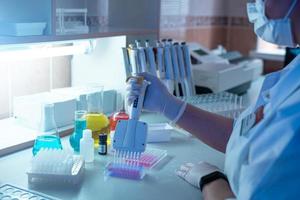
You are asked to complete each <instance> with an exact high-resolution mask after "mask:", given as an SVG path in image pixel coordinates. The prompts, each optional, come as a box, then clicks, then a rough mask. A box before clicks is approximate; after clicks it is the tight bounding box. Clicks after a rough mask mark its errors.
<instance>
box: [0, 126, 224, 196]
mask: <svg viewBox="0 0 300 200" xmlns="http://www.w3.org/2000/svg"><path fill="white" fill-rule="evenodd" d="M62 141H63V144H64V147H68V148H69V144H68V137H65V138H63V140H62ZM147 147H152V148H158V149H163V150H167V153H168V156H167V157H166V158H165V159H163V160H162V161H161V162H160V163H159V164H158V165H157V166H156V167H154V168H153V169H152V170H150V171H147V172H146V176H145V177H144V178H143V179H142V180H139V181H134V180H127V179H120V178H111V177H108V179H106V180H105V178H104V174H103V171H104V169H105V166H106V164H107V163H108V162H109V160H110V159H111V158H112V156H111V155H108V156H100V155H98V154H97V153H96V151H95V161H94V163H92V164H86V166H85V175H84V180H83V181H82V183H81V185H79V186H71V187H70V186H66V187H61V186H60V187H58V186H57V187H54V186H52V187H45V186H39V187H34V188H32V187H31V186H30V185H29V184H28V182H27V174H26V171H27V170H28V169H29V166H30V160H31V157H32V153H31V149H27V150H24V151H21V152H18V153H14V154H11V155H8V156H5V157H2V158H0V163H1V164H0V174H1V176H0V184H5V183H10V184H12V185H16V186H19V187H22V188H25V189H33V190H36V191H38V192H42V193H45V194H47V195H51V196H54V197H57V198H60V199H63V200H69V199H70V200H71V199H80V200H81V199H82V200H94V199H95V200H99V199H118V200H119V199H131V200H134V199H145V200H146V199H151V200H153V199H197V200H198V199H201V193H200V191H199V189H196V188H194V187H193V186H191V185H190V184H188V183H187V182H185V181H183V180H181V179H180V178H179V177H178V176H177V175H176V174H175V170H176V169H177V168H178V167H179V166H180V165H181V164H183V163H185V162H198V161H201V160H203V161H208V162H210V163H211V164H214V165H216V166H218V167H220V168H223V163H224V154H222V153H220V152H217V151H215V150H213V149H211V148H210V147H208V146H206V145H205V144H203V143H202V142H200V141H199V140H197V139H196V138H194V137H192V136H190V135H189V134H186V133H183V132H180V131H173V132H172V137H171V140H170V141H169V142H167V143H157V144H148V146H147Z"/></svg>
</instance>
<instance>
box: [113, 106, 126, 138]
mask: <svg viewBox="0 0 300 200" xmlns="http://www.w3.org/2000/svg"><path fill="white" fill-rule="evenodd" d="M128 119H129V115H128V114H127V113H126V111H125V108H122V109H121V110H120V111H119V112H116V113H113V114H112V115H111V117H110V120H109V121H110V122H109V123H110V131H111V132H112V131H113V132H114V131H115V129H116V126H117V122H118V121H119V120H128Z"/></svg>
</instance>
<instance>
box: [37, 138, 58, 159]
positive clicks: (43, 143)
mask: <svg viewBox="0 0 300 200" xmlns="http://www.w3.org/2000/svg"><path fill="white" fill-rule="evenodd" d="M42 148H48V149H62V145H61V141H60V138H59V137H58V136H56V135H41V136H38V137H37V138H36V139H35V142H34V146H33V149H32V153H33V155H36V154H37V153H38V152H39V150H40V149H42Z"/></svg>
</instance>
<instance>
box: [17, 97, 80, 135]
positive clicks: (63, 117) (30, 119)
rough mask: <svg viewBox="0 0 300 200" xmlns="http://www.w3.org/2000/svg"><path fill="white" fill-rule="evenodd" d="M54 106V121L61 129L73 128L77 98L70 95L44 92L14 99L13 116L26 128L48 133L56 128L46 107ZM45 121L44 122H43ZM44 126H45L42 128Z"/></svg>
mask: <svg viewBox="0 0 300 200" xmlns="http://www.w3.org/2000/svg"><path fill="white" fill-rule="evenodd" d="M48 104H53V107H54V120H55V122H56V126H57V127H59V128H61V127H62V128H63V127H67V126H71V125H73V123H74V112H75V111H76V98H75V97H73V96H70V95H64V94H58V93H52V92H43V93H39V94H33V95H27V96H20V97H16V98H14V102H13V108H14V109H13V115H14V118H15V119H16V121H17V122H18V123H20V124H21V125H24V126H26V127H29V128H32V129H35V130H39V131H42V132H47V131H50V130H52V129H54V127H52V125H53V124H51V118H52V116H49V112H47V111H46V110H47V108H46V105H48ZM41 119H43V121H41ZM41 124H43V126H40V125H41Z"/></svg>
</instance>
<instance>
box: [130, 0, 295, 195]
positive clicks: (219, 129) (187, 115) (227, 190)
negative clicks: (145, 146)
mask: <svg viewBox="0 0 300 200" xmlns="http://www.w3.org/2000/svg"><path fill="white" fill-rule="evenodd" d="M247 10H248V16H249V20H250V22H252V23H254V30H255V33H256V34H257V36H259V37H260V38H262V39H264V40H265V41H268V42H272V43H274V44H278V45H281V46H296V45H297V44H299V43H300V20H299V19H300V0H265V1H263V0H257V1H256V2H249V3H248V4H247ZM142 75H143V76H144V77H145V79H146V80H148V81H149V82H151V84H150V85H149V86H148V88H147V91H146V96H145V101H144V109H146V110H149V111H156V112H160V113H162V114H164V115H165V116H166V117H167V118H168V119H170V120H171V121H173V122H174V123H176V124H177V125H178V126H180V127H182V128H183V129H185V130H187V131H189V132H190V133H192V134H193V135H195V136H196V137H197V138H199V139H200V140H202V141H203V142H205V143H206V144H208V145H209V146H211V147H212V148H214V149H217V150H219V151H221V152H224V153H226V158H225V170H224V174H223V172H221V170H220V169H218V168H217V167H215V166H212V165H210V164H208V163H205V162H199V163H196V164H192V163H186V164H184V165H182V166H181V167H180V168H179V169H178V170H177V174H178V175H179V176H180V177H181V178H183V179H184V180H186V181H187V182H189V183H190V184H192V185H194V186H195V187H197V188H200V189H201V190H202V194H203V197H204V199H226V198H236V199H241V200H246V199H266V200H269V199H270V200H271V199H272V200H273V199H299V198H300V57H299V56H298V57H296V58H295V59H294V60H293V62H292V63H291V64H289V65H288V66H287V67H286V68H285V69H283V70H281V71H278V72H275V73H272V74H269V75H268V76H266V78H265V81H264V83H263V85H262V89H261V91H260V95H259V97H258V99H257V102H256V103H255V104H254V105H252V106H250V107H249V108H248V109H247V110H246V111H244V112H243V113H242V114H241V116H240V117H239V118H238V119H237V120H236V121H235V122H234V121H233V120H232V119H228V118H225V117H222V116H218V115H216V114H213V113H209V112H206V111H204V110H201V109H198V108H196V107H194V106H192V105H189V104H186V103H185V102H183V101H181V100H179V99H177V98H175V97H174V96H172V95H171V94H169V93H168V91H167V89H166V88H165V87H164V85H163V84H162V83H161V82H160V81H159V80H158V79H157V78H156V77H154V76H151V75H149V74H142ZM139 89H140V86H139V85H138V84H136V82H135V80H134V79H131V80H130V81H129V84H128V101H129V102H131V101H132V99H133V98H134V96H136V95H137V94H138V93H139ZM199 153H201V152H199Z"/></svg>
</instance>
